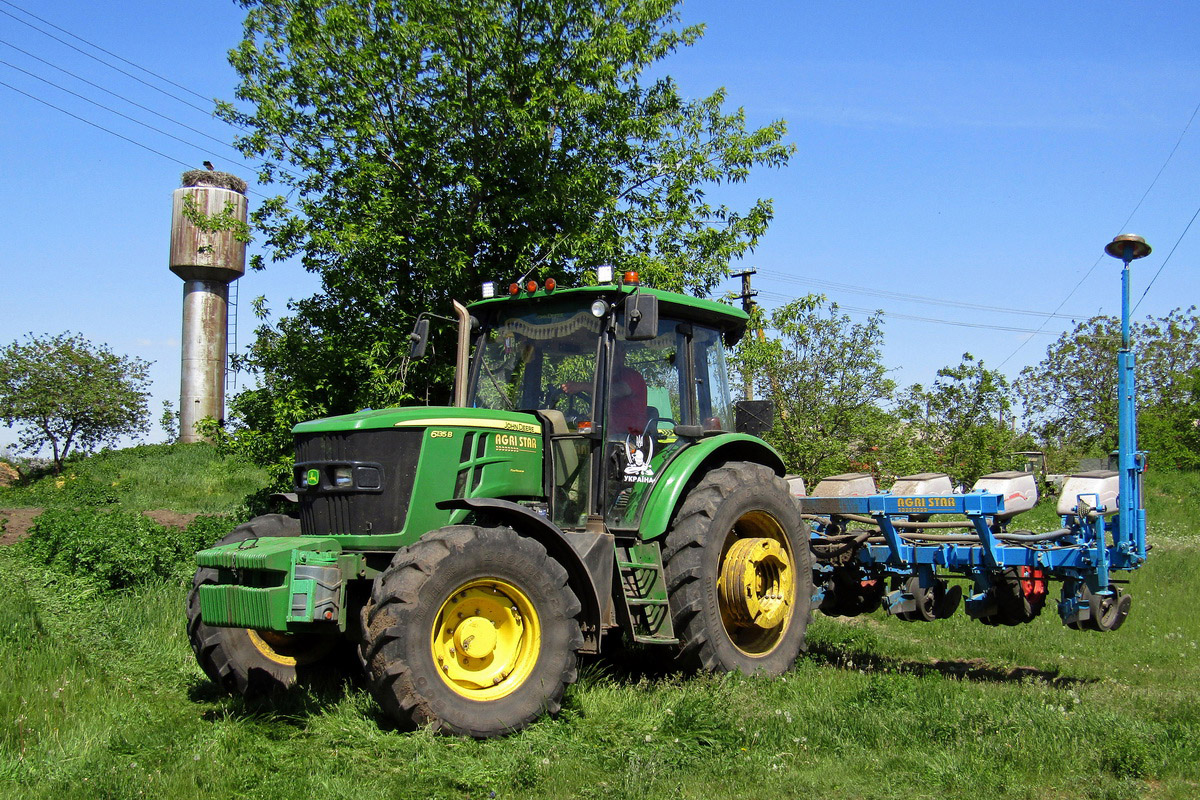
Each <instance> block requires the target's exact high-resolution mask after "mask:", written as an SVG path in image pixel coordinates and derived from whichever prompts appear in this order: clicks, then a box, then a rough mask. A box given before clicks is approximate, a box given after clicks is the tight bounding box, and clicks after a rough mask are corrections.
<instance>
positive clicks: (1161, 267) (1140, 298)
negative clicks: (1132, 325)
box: [1130, 208, 1200, 313]
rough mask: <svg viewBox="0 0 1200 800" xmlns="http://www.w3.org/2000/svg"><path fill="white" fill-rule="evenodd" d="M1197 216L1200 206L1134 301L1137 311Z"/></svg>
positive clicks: (1199, 213) (1198, 215)
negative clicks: (1144, 288) (1140, 294)
mask: <svg viewBox="0 0 1200 800" xmlns="http://www.w3.org/2000/svg"><path fill="white" fill-rule="evenodd" d="M1196 217H1200V208H1197V209H1196V213H1195V214H1192V218H1191V219H1190V220H1188V224H1187V227H1185V228H1184V229H1183V233H1181V234H1179V238H1178V239H1176V240H1175V244H1174V245H1173V246H1172V247H1171V252H1169V253H1167V257H1166V258H1164V259H1163V262H1162V264H1160V265H1159V267H1158V272H1156V273H1154V277H1153V278H1151V279H1150V283H1149V284H1147V285H1146V291H1144V292H1142V296H1141V297H1139V298H1138V301H1137V302H1136V303H1134V305H1133V310H1134V311H1137V308H1138V306H1140V305H1141V304H1142V301H1143V300H1145V299H1146V295H1147V294H1148V293H1149V292H1150V287H1151V286H1153V285H1154V282H1155V281H1156V280H1158V276H1159V275H1161V274H1162V271H1163V267H1165V266H1166V265H1167V262H1168V261H1170V260H1171V256H1173V255H1175V248H1176V247H1179V243H1180V242H1182V241H1183V237H1184V236H1187V232H1188V230H1189V229H1190V228H1191V227H1192V223H1193V222H1195V221H1196ZM1130 313H1133V312H1130Z"/></svg>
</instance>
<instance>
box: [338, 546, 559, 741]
mask: <svg viewBox="0 0 1200 800" xmlns="http://www.w3.org/2000/svg"><path fill="white" fill-rule="evenodd" d="M580 610H581V606H580V604H579V600H578V599H577V598H576V597H575V594H574V592H572V591H571V589H570V588H569V587H568V586H567V572H566V570H565V569H564V568H563V567H562V565H561V564H559V563H558V562H557V561H555V560H554V559H552V558H550V557H549V556H548V555H547V554H546V549H545V548H544V547H543V546H542V545H541V544H539V543H537V542H536V541H534V540H532V539H528V538H525V537H522V536H520V535H518V534H517V533H516V531H514V530H512V529H511V528H480V527H475V526H469V525H455V526H450V527H447V528H442V529H440V530H437V531H434V532H433V533H430V534H427V535H426V536H425V537H423V538H422V539H420V540H419V541H417V542H416V543H415V544H413V545H412V546H411V547H407V548H403V549H401V550H400V551H399V552H398V553H397V554H396V556H395V558H394V559H393V560H392V563H391V566H389V567H388V569H387V571H386V572H385V573H384V574H383V575H382V576H380V578H379V579H378V580H377V581H376V582H375V586H374V589H373V590H372V592H371V600H370V601H369V602H368V603H367V605H366V607H365V608H364V609H363V614H362V621H363V632H364V636H363V644H362V649H361V654H362V659H363V662H364V663H365V664H366V665H367V671H368V675H369V678H370V683H371V688H372V691H373V692H374V693H375V696H376V697H377V698H378V699H379V702H380V703H381V704H382V705H383V707H384V709H385V710H386V711H387V712H388V713H389V714H390V715H391V716H393V717H394V718H395V719H396V720H397V721H399V722H400V723H401V724H404V725H408V726H415V725H423V724H432V725H433V727H434V728H435V729H437V730H439V731H443V732H447V733H455V734H460V735H467V736H476V737H487V736H496V735H499V734H504V733H509V732H512V731H516V730H520V729H521V728H524V727H525V726H526V725H528V724H529V723H530V722H532V721H533V720H535V719H537V718H538V717H539V716H541V715H542V714H544V713H550V714H553V713H556V712H557V711H558V709H559V703H560V701H561V700H562V695H563V692H564V691H565V689H566V687H567V685H568V684H571V683H573V682H574V681H575V678H576V675H577V655H576V654H577V651H578V650H579V648H580V647H581V646H582V645H583V637H582V635H581V633H580V629H579V621H578V615H579V613H580Z"/></svg>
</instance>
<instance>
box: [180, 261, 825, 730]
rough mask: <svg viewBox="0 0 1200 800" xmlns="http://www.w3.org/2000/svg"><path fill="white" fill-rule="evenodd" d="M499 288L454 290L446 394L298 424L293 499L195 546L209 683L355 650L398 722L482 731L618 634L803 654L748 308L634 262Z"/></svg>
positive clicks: (300, 666)
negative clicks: (657, 279)
mask: <svg viewBox="0 0 1200 800" xmlns="http://www.w3.org/2000/svg"><path fill="white" fill-rule="evenodd" d="M610 280H611V279H610ZM509 289H510V291H509V293H508V294H507V295H505V296H501V297H492V298H489V299H484V300H482V301H479V302H476V303H473V304H471V305H470V307H465V306H462V305H461V304H458V303H455V312H456V316H457V320H456V321H457V324H458V358H457V367H456V380H455V388H454V404H453V405H452V406H448V407H432V406H419V407H408V408H392V409H384V410H364V411H359V412H357V413H354V414H348V415H345V416H338V417H332V418H329V419H321V420H316V421H312V422H305V423H302V424H300V425H297V426H296V427H295V429H294V434H295V444H296V459H295V468H294V469H295V472H294V483H295V486H294V492H293V493H292V494H293V496H294V500H295V506H293V513H292V514H270V515H266V516H261V517H258V518H256V519H253V520H251V521H250V522H248V523H246V524H244V525H242V526H240V527H238V528H237V529H236V530H234V531H233V532H232V533H231V534H230V535H229V536H227V537H226V538H225V539H223V540H222V541H221V542H220V543H218V545H217V546H215V547H213V548H211V549H208V550H205V551H202V552H200V553H199V554H198V555H197V562H198V564H199V569H198V570H197V572H196V577H195V581H194V588H193V591H192V592H191V594H190V596H189V599H188V633H189V637H190V639H191V643H192V646H193V648H194V650H195V652H196V655H197V658H198V660H199V663H200V665H201V667H202V668H203V669H204V671H205V672H206V673H207V674H208V676H209V677H211V678H212V680H214V681H215V682H216V683H218V684H219V685H221V686H222V687H224V688H225V689H227V690H229V691H231V692H235V693H238V694H241V695H243V696H256V695H258V696H261V695H269V694H271V693H273V692H278V691H280V690H285V689H287V688H289V687H291V686H293V685H297V684H304V683H307V682H310V681H312V680H315V679H317V678H319V677H321V676H322V675H325V676H329V675H330V674H331V673H333V675H334V676H335V677H336V675H337V671H339V670H345V669H346V664H347V663H351V664H353V663H354V662H351V661H349V660H348V659H346V658H345V654H346V651H347V649H350V648H353V649H356V650H357V655H358V662H360V663H361V665H362V667H363V669H365V672H366V679H367V682H368V683H369V685H370V687H371V690H372V692H373V693H374V694H375V696H376V697H377V698H378V700H379V702H380V703H381V705H382V706H383V707H384V709H385V710H386V711H387V712H388V713H389V714H390V715H391V716H393V717H395V718H396V720H397V721H398V722H400V723H401V724H405V725H409V726H415V725H424V724H430V725H432V726H433V727H434V728H435V729H437V730H440V731H445V732H449V733H454V734H460V735H468V736H475V737H487V736H492V735H497V734H503V733H508V732H511V731H516V730H519V729H521V728H523V727H524V726H526V725H528V724H529V723H530V722H532V721H533V720H535V719H536V718H538V717H539V716H540V715H542V714H544V713H546V712H549V713H554V712H555V711H556V710H557V709H558V708H559V704H560V700H561V698H562V695H563V691H564V689H565V688H566V686H567V685H569V684H570V683H572V682H573V681H574V680H575V678H576V669H577V660H578V657H579V655H580V654H586V653H599V652H600V650H601V646H602V644H603V643H604V641H605V639H606V637H610V638H614V637H615V635H616V634H623V640H624V641H626V642H637V643H642V644H645V645H648V646H649V645H653V646H659V647H662V648H665V649H666V650H668V651H670V652H671V653H672V654H673V655H674V656H675V657H676V658H678V659H679V661H680V663H682V664H685V665H691V666H694V667H699V668H703V669H708V670H718V671H729V670H740V671H742V672H744V673H762V674H766V675H779V674H781V673H783V672H784V671H785V670H786V669H788V667H790V666H791V665H792V663H793V661H794V660H795V659H796V657H797V655H798V654H799V653H800V651H801V649H802V647H803V646H804V634H805V628H806V626H807V623H808V619H809V606H810V602H811V598H812V595H813V586H812V575H813V572H812V563H811V551H810V547H809V534H808V529H807V527H806V525H805V523H804V522H803V520H801V518H800V508H799V506H798V504H797V503H796V501H795V499H794V498H793V496H792V494H791V490H790V487H789V484H788V483H787V482H786V481H785V480H784V464H783V461H782V459H781V458H780V456H779V455H778V453H777V452H776V451H775V450H774V449H773V448H771V446H770V445H768V444H766V443H765V442H764V441H763V440H762V439H761V438H759V437H758V435H757V434H761V433H762V430H763V424H764V422H766V423H768V424H769V411H766V410H765V409H764V408H763V406H762V403H761V402H758V403H755V402H742V403H739V404H735V403H732V402H731V401H730V393H729V384H728V370H727V368H726V363H725V347H726V346H728V345H731V344H733V343H734V342H736V341H737V340H738V338H739V337H741V336H742V334H743V332H744V330H745V328H746V324H747V321H748V317H747V315H746V314H745V313H744V312H743V311H741V310H740V309H737V308H734V307H732V306H729V305H726V304H724V303H720V302H715V301H711V300H705V299H698V298H695V297H689V296H686V295H682V294H676V293H672V292H666V291H659V290H656V289H652V288H648V287H646V286H643V285H641V284H640V283H639V281H638V279H637V276H636V274H633V273H627V274H625V275H624V276H622V279H621V280H620V281H617V282H611V283H604V284H600V285H596V286H588V287H583V288H562V289H560V288H558V287H557V286H556V284H555V282H554V281H553V280H552V279H551V280H547V281H546V282H545V285H544V286H539V285H537V284H536V283H534V282H529V283H527V284H525V285H518V284H513V285H512V286H511V287H509ZM428 319H429V318H428V316H423V318H420V319H419V320H418V323H417V328H416V331H415V332H414V334H413V338H414V339H415V342H414V352H415V353H416V354H418V355H419V354H421V353H422V352H423V350H424V347H425V344H426V341H427V339H428V336H429V322H428Z"/></svg>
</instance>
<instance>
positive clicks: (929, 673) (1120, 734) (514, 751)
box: [0, 454, 1200, 800]
mask: <svg viewBox="0 0 1200 800" xmlns="http://www.w3.org/2000/svg"><path fill="white" fill-rule="evenodd" d="M210 455H211V454H210ZM210 466H211V463H210ZM123 469H125V467H122V468H120V469H118V470H117V471H118V472H121V470H123ZM162 470H163V468H161V467H160V471H162ZM191 470H192V467H190V466H189V467H188V468H187V472H191ZM166 471H167V472H168V473H170V474H168V475H167V476H165V477H164V478H163V480H164V481H165V483H164V486H166V485H168V484H170V483H171V482H172V481H186V480H187V478H188V477H189V476H188V474H186V473H185V472H184V471H180V472H177V473H171V470H166ZM121 474H122V475H125V474H127V473H125V472H121ZM172 474H173V475H174V477H172V476H171V475H172ZM121 480H122V481H124V480H125V478H122V479H121ZM1148 494H1149V497H1150V514H1151V523H1150V527H1151V541H1152V542H1154V546H1155V549H1154V552H1153V553H1152V557H1151V560H1150V562H1149V564H1148V565H1147V566H1146V567H1145V568H1144V569H1142V570H1140V571H1139V572H1137V573H1135V574H1134V575H1133V578H1132V582H1131V585H1130V587H1129V589H1130V591H1131V592H1132V593H1133V596H1134V606H1133V611H1132V614H1131V616H1130V619H1129V621H1128V622H1127V623H1126V625H1125V626H1124V627H1123V628H1121V629H1120V630H1119V631H1116V632H1115V633H1112V634H1104V635H1101V634H1092V633H1083V632H1076V631H1070V630H1067V629H1065V628H1063V627H1062V626H1061V625H1060V624H1059V623H1058V620H1057V615H1055V614H1054V613H1053V612H1052V610H1049V609H1048V610H1047V612H1046V613H1045V614H1043V615H1042V617H1040V618H1039V619H1037V620H1036V621H1035V622H1034V623H1032V624H1030V625H1026V626H1022V627H1019V628H1013V629H1009V628H1005V629H993V628H988V627H985V626H983V625H979V624H978V623H975V622H972V621H970V620H968V619H966V618H965V617H963V616H962V615H959V616H957V617H955V618H953V619H951V620H948V621H945V622H942V623H937V624H930V625H917V624H905V623H902V622H898V621H896V620H894V619H891V618H889V617H886V615H884V614H882V613H881V612H877V613H875V614H872V615H868V616H866V617H861V618H857V619H855V620H834V619H828V618H825V617H822V616H820V615H818V616H817V618H816V620H815V621H814V623H813V625H812V627H811V628H810V637H809V641H810V652H809V654H808V655H807V656H805V657H804V658H803V659H802V660H801V661H800V662H799V663H798V664H797V665H796V667H795V668H794V669H793V670H792V671H791V672H789V673H788V674H787V675H786V676H784V677H783V678H779V679H775V680H766V679H756V678H746V677H743V676H740V675H726V676H687V677H685V676H678V675H661V674H645V673H643V672H641V671H639V670H638V669H637V659H636V656H627V657H624V658H618V657H613V658H601V659H595V660H593V661H590V662H589V663H587V664H586V665H585V668H584V671H583V674H582V678H581V680H580V682H579V683H578V684H577V685H575V686H574V687H572V688H571V689H570V690H569V691H568V695H567V698H566V702H565V707H564V711H563V713H562V714H561V715H560V716H559V717H558V718H557V719H554V720H543V721H541V722H538V723H536V724H535V725H533V726H532V727H531V728H530V729H528V730H527V731H525V732H524V733H522V734H519V735H517V736H513V737H509V738H506V739H500V740H492V741H485V742H477V741H464V740H459V739H449V738H443V737H436V736H432V735H429V734H428V733H426V732H417V733H404V732H399V731H396V730H395V729H394V728H392V726H391V725H390V724H389V723H388V721H387V720H386V719H385V718H383V717H382V716H381V714H380V711H379V708H378V706H377V705H376V704H375V703H374V701H373V700H372V699H371V698H370V697H369V695H368V694H367V693H366V692H365V691H364V690H363V689H362V688H361V687H359V686H358V685H357V684H355V683H354V682H353V681H348V682H347V683H346V684H345V685H342V686H333V687H329V688H328V689H326V690H324V691H321V692H310V693H305V694H300V695H297V696H295V697H290V698H288V699H287V700H286V701H285V702H283V703H282V704H279V705H276V706H258V705H250V704H246V703H243V702H242V701H240V700H237V699H234V698H230V697H226V696H223V695H220V694H219V693H217V692H216V691H215V689H214V688H213V686H212V685H211V684H210V683H209V682H208V681H207V680H206V679H205V678H204V676H203V675H202V674H201V673H200V671H199V670H198V668H197V667H196V666H195V662H194V659H193V657H192V653H191V650H190V649H189V647H188V644H187V639H186V636H185V633H184V625H183V602H184V596H185V589H184V587H183V586H182V585H181V584H180V583H179V582H178V581H158V582H150V583H141V584H137V585H136V586H134V587H133V588H130V589H126V590H123V591H112V590H109V589H103V588H100V586H99V585H98V584H97V582H96V581H95V579H94V577H93V576H91V575H89V574H87V572H86V571H81V572H80V573H79V574H67V573H64V572H61V571H57V570H56V569H53V568H49V567H38V566H36V565H35V564H31V561H30V555H29V553H28V552H27V550H28V548H27V547H23V546H22V545H17V546H13V547H8V548H0V591H2V592H3V596H4V598H5V601H6V602H5V603H3V604H0V796H3V797H21V798H40V797H47V798H50V797H53V798H61V797H88V798H93V797H140V796H154V797H170V798H189V797H248V798H274V797H313V796H333V797H343V796H350V795H353V796H355V797H356V798H360V799H361V800H369V799H371V798H405V797H414V798H416V797H430V796H437V797H470V798H490V797H501V798H503V797H533V798H558V797H580V798H613V799H614V800H619V799H620V798H639V800H641V798H646V797H661V796H682V797H697V798H709V797H748V798H764V797H797V798H800V797H803V798H814V797H851V798H904V800H911V798H939V800H940V799H942V798H973V799H977V798H993V797H995V798H1076V797H1088V798H1133V797H1153V798H1194V797H1196V796H1198V795H1200V697H1198V695H1197V693H1196V691H1195V688H1194V687H1195V686H1196V685H1197V684H1198V683H1200V649H1198V648H1200V613H1197V612H1198V610H1200V609H1198V608H1197V603H1196V600H1195V597H1194V589H1193V587H1192V585H1191V583H1192V580H1191V579H1192V578H1193V576H1196V575H1198V574H1200V526H1198V525H1197V523H1196V520H1197V518H1198V515H1200V501H1198V499H1197V498H1198V496H1200V477H1198V476H1196V475H1182V476H1179V475H1174V476H1153V477H1152V479H1151V482H1150V484H1149V487H1148ZM132 496H134V495H132V494H128V495H124V498H130V497H132ZM122 502H123V503H125V504H128V505H133V504H134V501H133V500H131V499H123V500H122ZM138 502H141V503H144V504H147V505H148V506H152V507H162V506H163V505H164V504H166V502H167V501H166V498H164V497H161V496H160V497H151V498H150V499H143V500H139V501H138ZM196 502H197V501H196V500H195V499H191V500H188V501H187V504H191V505H188V509H194V508H196V505H195V503H196ZM206 502H211V503H212V505H211V506H209V508H208V510H226V511H229V510H233V509H234V508H236V506H237V502H236V498H234V497H233V496H232V495H231V494H228V493H226V494H225V496H224V499H219V498H218V494H217V493H214V494H212V495H211V496H210V497H209V498H208V501H206ZM187 504H180V506H179V507H180V508H181V510H184V509H183V508H182V507H183V505H187ZM10 505H16V503H10ZM1042 513H1044V512H1042ZM1049 516H1052V514H1050V515H1049ZM1040 526H1041V525H1040V524H1039V525H1038V527H1040Z"/></svg>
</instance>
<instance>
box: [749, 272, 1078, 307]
mask: <svg viewBox="0 0 1200 800" xmlns="http://www.w3.org/2000/svg"><path fill="white" fill-rule="evenodd" d="M763 273H764V274H767V275H772V276H774V278H775V279H776V280H782V281H787V282H790V283H798V284H802V285H809V286H817V287H828V288H832V289H837V290H839V291H843V292H850V293H852V294H865V295H868V296H871V297H882V298H885V299H888V300H903V301H906V302H911V303H924V304H927V305H934V306H950V307H953V308H966V309H971V310H975V311H994V312H997V313H1003V314H1022V315H1025V316H1030V317H1058V318H1060V319H1077V318H1078V317H1079V316H1080V315H1078V314H1059V313H1057V311H1052V312H1050V313H1049V314H1047V313H1046V312H1044V311H1030V310H1027V309H1021V308H1005V307H1003V306H993V305H982V304H979V303H964V302H961V301H957V300H940V299H936V298H931V297H925V296H922V295H915V294H904V293H903V292H891V291H887V290H885V289H871V288H868V287H865V286H856V285H854V284H851V283H836V282H834V281H822V280H817V279H816V278H801V277H797V276H793V275H788V274H786V273H783V272H779V271H778V270H771V269H764V270H763Z"/></svg>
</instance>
